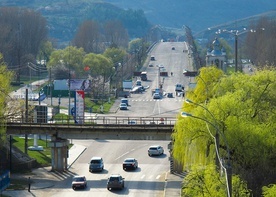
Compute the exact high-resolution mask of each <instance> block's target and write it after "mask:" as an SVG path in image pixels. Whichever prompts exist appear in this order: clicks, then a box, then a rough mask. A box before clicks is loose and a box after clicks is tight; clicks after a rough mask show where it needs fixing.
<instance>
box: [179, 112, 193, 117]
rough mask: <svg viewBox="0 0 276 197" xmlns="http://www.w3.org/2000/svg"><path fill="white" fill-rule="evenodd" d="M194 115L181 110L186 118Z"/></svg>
mask: <svg viewBox="0 0 276 197" xmlns="http://www.w3.org/2000/svg"><path fill="white" fill-rule="evenodd" d="M191 116H193V115H192V114H189V113H186V112H181V117H183V118H186V117H191Z"/></svg>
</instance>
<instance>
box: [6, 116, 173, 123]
mask: <svg viewBox="0 0 276 197" xmlns="http://www.w3.org/2000/svg"><path fill="white" fill-rule="evenodd" d="M78 120H81V121H80V122H81V123H77V122H76V121H75V120H74V119H73V117H69V118H56V119H50V120H48V119H47V117H45V116H42V117H37V118H36V120H34V119H33V118H29V119H28V120H27V121H26V120H25V118H21V117H19V118H16V117H15V118H9V119H7V120H6V122H7V123H26V124H35V123H50V124H71V125H72V124H79V125H81V124H83V125H86V124H101V125H110V124H112V125H122V124H128V125H163V124H165V125H174V124H175V122H176V118H172V117H123V116H121V117H120V116H102V115H101V116H98V115H93V116H85V117H84V118H83V119H80V118H78Z"/></svg>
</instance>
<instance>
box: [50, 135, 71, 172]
mask: <svg viewBox="0 0 276 197" xmlns="http://www.w3.org/2000/svg"><path fill="white" fill-rule="evenodd" d="M68 145H69V140H67V139H61V138H57V137H56V136H52V138H51V142H50V145H49V146H50V147H51V154H52V170H53V171H65V170H67V157H68Z"/></svg>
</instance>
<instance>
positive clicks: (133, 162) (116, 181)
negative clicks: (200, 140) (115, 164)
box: [71, 145, 164, 190]
mask: <svg viewBox="0 0 276 197" xmlns="http://www.w3.org/2000/svg"><path fill="white" fill-rule="evenodd" d="M162 154H164V149H163V147H162V146H160V145H154V146H150V147H149V148H148V155H149V156H153V155H162ZM88 164H89V172H97V171H99V172H102V171H103V170H104V161H103V158H102V157H92V158H91V160H90V162H89V163H88ZM122 167H123V170H125V171H127V170H130V169H131V170H136V169H137V168H138V161H137V159H135V158H132V157H130V158H126V159H125V160H124V161H123V164H122ZM71 187H72V189H73V190H76V189H85V188H86V187H87V180H86V177H85V176H84V175H76V176H74V177H73V179H72V184H71ZM124 187H125V178H123V177H122V176H121V175H120V174H112V175H110V176H109V178H108V179H107V185H106V188H107V190H112V189H124Z"/></svg>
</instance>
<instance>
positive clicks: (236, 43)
mask: <svg viewBox="0 0 276 197" xmlns="http://www.w3.org/2000/svg"><path fill="white" fill-rule="evenodd" d="M261 30H264V28H261ZM248 32H253V33H254V32H256V30H253V29H250V30H248V29H246V28H244V29H243V30H242V31H239V30H226V29H223V30H220V29H219V30H218V31H217V32H216V34H220V33H229V34H232V35H234V36H235V72H238V36H240V35H242V34H245V33H248ZM240 69H241V71H242V66H241V68H240Z"/></svg>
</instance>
